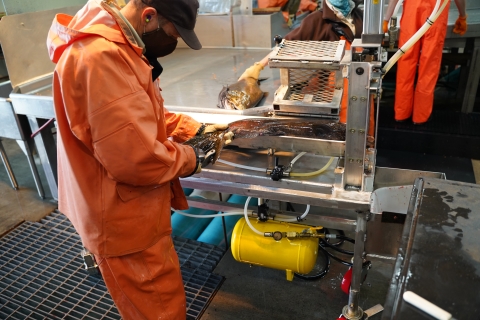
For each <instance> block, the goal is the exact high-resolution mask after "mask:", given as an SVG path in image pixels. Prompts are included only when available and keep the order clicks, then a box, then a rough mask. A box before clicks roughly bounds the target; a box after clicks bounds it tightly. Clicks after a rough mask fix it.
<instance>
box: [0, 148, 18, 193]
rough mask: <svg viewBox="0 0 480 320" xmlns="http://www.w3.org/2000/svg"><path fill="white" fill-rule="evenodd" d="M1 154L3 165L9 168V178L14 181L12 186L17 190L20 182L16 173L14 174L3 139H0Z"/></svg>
mask: <svg viewBox="0 0 480 320" xmlns="http://www.w3.org/2000/svg"><path fill="white" fill-rule="evenodd" d="M0 156H1V157H2V161H3V165H4V166H5V169H7V173H8V178H9V179H10V182H11V183H12V187H13V189H15V190H18V183H17V179H16V178H15V175H14V174H13V170H12V166H11V165H10V161H8V158H7V154H6V153H5V149H4V148H3V144H2V140H0Z"/></svg>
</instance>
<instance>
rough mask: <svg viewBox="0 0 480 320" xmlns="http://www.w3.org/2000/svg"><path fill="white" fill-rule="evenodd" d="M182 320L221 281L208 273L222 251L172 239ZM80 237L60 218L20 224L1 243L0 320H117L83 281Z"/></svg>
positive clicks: (90, 280) (99, 292) (104, 295)
mask: <svg viewBox="0 0 480 320" xmlns="http://www.w3.org/2000/svg"><path fill="white" fill-rule="evenodd" d="M173 241H174V245H175V249H176V251H177V254H178V256H179V260H180V265H181V272H182V277H183V282H184V286H185V292H186V296H187V318H188V319H198V318H199V317H200V316H201V315H202V313H203V311H204V310H205V308H206V306H207V305H208V303H209V301H210V300H211V298H212V297H213V295H214V294H215V293H216V291H217V290H218V288H219V287H220V285H221V283H222V282H223V277H221V276H219V275H215V274H212V273H210V272H211V271H212V270H213V269H214V268H215V266H216V265H217V264H218V262H219V261H220V259H221V257H222V255H223V249H221V248H219V247H216V246H212V245H209V244H205V243H201V242H197V241H194V240H188V239H182V238H178V237H174V238H173ZM80 250H81V241H80V237H79V236H78V235H77V234H76V233H75V230H74V229H73V226H72V225H71V224H70V222H69V221H68V219H67V218H66V217H65V216H64V215H63V214H61V213H57V212H54V213H52V214H51V215H49V216H47V217H46V218H45V219H43V220H42V221H41V222H40V223H32V222H24V223H23V224H21V225H20V226H19V227H17V228H16V229H14V230H13V231H11V232H10V233H8V234H7V235H6V236H5V237H3V238H1V239H0V319H120V315H119V313H118V311H117V309H116V307H115V305H114V303H113V300H112V299H111V297H110V295H109V294H108V291H107V288H106V287H105V284H104V282H103V280H102V279H98V278H94V277H91V276H88V275H87V273H86V272H85V271H84V270H83V264H82V260H81V258H80V256H79V252H80Z"/></svg>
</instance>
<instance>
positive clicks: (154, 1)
mask: <svg viewBox="0 0 480 320" xmlns="http://www.w3.org/2000/svg"><path fill="white" fill-rule="evenodd" d="M142 2H143V3H145V4H146V5H148V6H151V7H153V8H155V9H156V10H157V12H158V13H159V14H160V15H161V16H163V17H164V18H165V19H167V20H168V21H170V22H172V23H173V25H174V26H175V29H177V31H178V33H179V34H180V36H181V37H182V39H183V41H185V43H186V44H187V45H188V46H189V47H190V48H192V49H195V50H200V49H201V48H202V45H201V43H200V41H199V40H198V37H197V35H196V34H195V32H194V31H193V29H194V28H195V23H196V22H197V14H198V7H199V4H198V0H142Z"/></svg>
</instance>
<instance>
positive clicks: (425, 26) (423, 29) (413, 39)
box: [382, 0, 450, 77]
mask: <svg viewBox="0 0 480 320" xmlns="http://www.w3.org/2000/svg"><path fill="white" fill-rule="evenodd" d="M440 1H441V0H437V3H436V4H435V8H434V9H433V11H432V13H431V14H430V16H429V17H428V19H427V21H426V22H425V23H424V24H423V26H422V27H421V28H420V29H418V31H417V32H416V33H415V34H414V35H413V36H412V37H411V38H410V39H408V41H407V42H406V43H405V44H404V45H403V46H402V47H401V48H400V49H398V51H397V52H396V53H395V54H394V55H393V57H391V58H390V60H388V62H387V63H386V64H385V66H384V67H383V70H382V71H383V77H384V76H385V74H386V73H387V72H388V71H389V70H390V69H391V68H392V67H393V65H394V64H395V63H397V61H398V59H400V57H401V56H403V55H404V54H405V52H407V51H408V50H409V49H410V48H411V47H412V46H413V45H414V44H415V43H416V42H417V41H418V40H419V39H420V38H421V37H422V36H423V35H424V34H425V32H427V30H428V29H429V28H430V27H431V24H430V23H428V21H430V22H431V23H432V24H433V23H434V22H435V20H437V18H438V16H439V15H440V14H441V13H442V11H443V9H445V6H446V5H447V3H448V2H449V1H450V0H443V3H442V6H441V7H440V9H438V6H439V4H440ZM437 9H438V10H437ZM404 14H405V13H404Z"/></svg>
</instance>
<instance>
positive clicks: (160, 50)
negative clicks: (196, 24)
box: [142, 27, 178, 58]
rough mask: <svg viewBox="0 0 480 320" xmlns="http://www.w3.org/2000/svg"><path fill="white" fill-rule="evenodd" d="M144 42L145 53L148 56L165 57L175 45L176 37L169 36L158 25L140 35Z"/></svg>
mask: <svg viewBox="0 0 480 320" xmlns="http://www.w3.org/2000/svg"><path fill="white" fill-rule="evenodd" d="M142 40H143V43H144V44H145V55H146V56H149V57H157V58H160V57H165V56H166V55H169V54H170V53H172V52H173V51H174V50H175V48H176V47H177V42H178V41H177V39H176V38H174V37H171V36H169V35H168V34H166V33H165V31H163V28H160V27H158V28H157V29H156V30H153V31H150V32H144V33H143V35H142Z"/></svg>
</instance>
